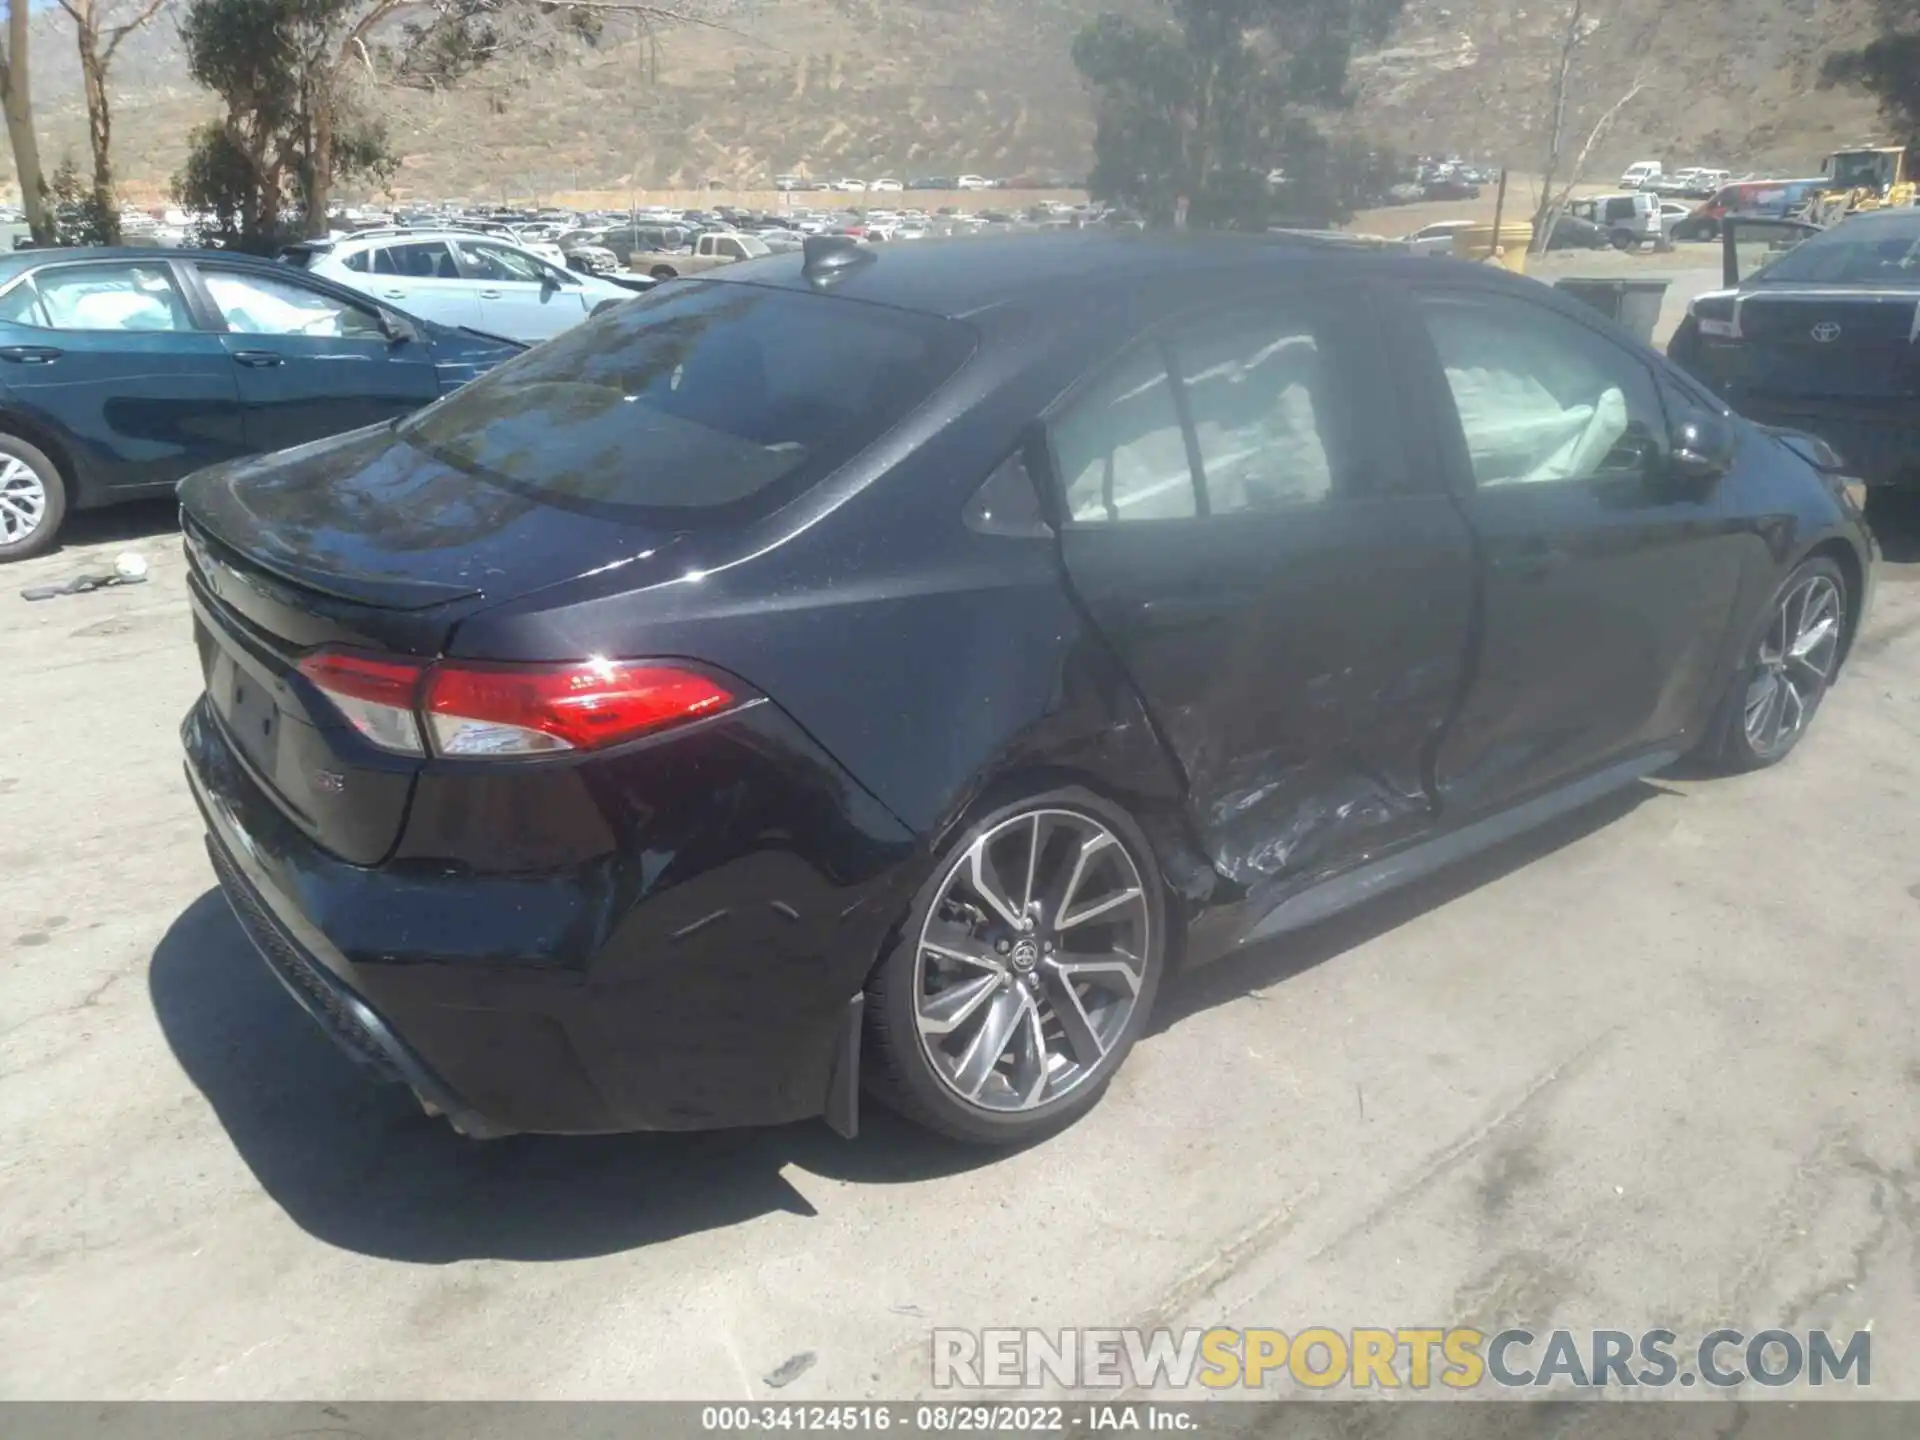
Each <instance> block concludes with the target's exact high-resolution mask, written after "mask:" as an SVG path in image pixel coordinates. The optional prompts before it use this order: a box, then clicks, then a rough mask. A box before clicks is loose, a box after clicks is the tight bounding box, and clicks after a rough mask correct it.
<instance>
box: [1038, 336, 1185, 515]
mask: <svg viewBox="0 0 1920 1440" xmlns="http://www.w3.org/2000/svg"><path fill="white" fill-rule="evenodd" d="M1053 453H1054V463H1055V465H1056V466H1057V467H1058V470H1059V474H1060V483H1061V485H1062V486H1063V487H1064V489H1065V494H1066V513H1067V515H1068V517H1069V518H1071V519H1073V520H1077V521H1081V522H1083V523H1095V524H1097V523H1100V522H1102V521H1117V520H1171V519H1178V518H1180V517H1182V516H1187V515H1192V514H1193V513H1194V512H1195V505H1194V490H1193V468H1192V466H1191V465H1190V464H1189V463H1188V460H1187V442H1186V436H1185V434H1184V433H1183V432H1182V430H1181V427H1180V411H1179V407H1178V406H1177V405H1176V404H1175V403H1174V398H1173V380H1172V377H1171V376H1169V375H1168V374H1167V367H1166V364H1165V362H1164V361H1163V360H1162V358H1161V351H1160V349H1159V347H1158V346H1154V345H1143V346H1140V347H1138V348H1136V349H1135V350H1134V351H1133V352H1132V353H1131V354H1129V355H1128V356H1127V357H1126V358H1125V359H1123V360H1122V361H1121V362H1120V363H1119V364H1118V365H1116V366H1114V367H1113V368H1112V369H1111V370H1109V371H1108V372H1107V373H1106V374H1105V375H1103V376H1101V377H1100V378H1099V379H1098V380H1096V381H1095V382H1094V384H1093V385H1092V387H1091V388H1090V389H1088V390H1087V391H1086V392H1085V393H1084V394H1082V395H1080V396H1079V397H1077V398H1076V399H1075V400H1074V402H1073V404H1072V406H1071V407H1070V408H1069V409H1068V410H1067V413H1066V414H1065V415H1064V416H1062V417H1061V418H1060V420H1058V421H1057V422H1056V423H1055V424H1054V427H1053Z"/></svg>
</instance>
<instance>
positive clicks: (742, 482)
mask: <svg viewBox="0 0 1920 1440" xmlns="http://www.w3.org/2000/svg"><path fill="white" fill-rule="evenodd" d="M970 337H971V332H970V331H968V330H967V329H966V327H964V326H962V325H959V324H956V323H954V322H952V321H946V320H937V319H934V318H932V317H929V316H921V315H909V314H906V313H904V312H900V311H892V310H884V309H881V308H880V307H878V306H871V305H861V304H857V303H854V302H851V301H845V300H836V299H833V298H832V297H830V296H822V295H809V294H795V293H791V292H787V291H780V290H761V289H755V288H749V287H747V286H744V285H725V284H713V283H695V284H686V285H676V286H674V287H673V288H672V289H671V290H670V291H666V292H663V293H660V294H656V295H648V296H643V297H640V298H638V299H635V300H633V301H630V302H628V303H627V304H624V305H621V306H619V307H618V308H617V309H614V310H610V311H608V312H607V313H605V314H604V315H602V316H600V317H599V318H598V319H595V320H590V321H588V322H587V323H586V324H585V325H582V326H579V327H578V328H576V329H573V330H570V331H568V332H566V333H565V334H564V335H562V336H560V337H559V338H558V339H556V340H552V341H549V342H548V343H546V344H544V345H541V346H539V347H537V348H536V349H533V350H531V351H529V352H528V353H527V354H525V355H523V356H521V357H519V358H518V359H515V360H513V361H511V362H509V363H508V364H506V365H503V366H501V367H500V368H499V369H497V370H494V371H493V372H492V373H490V374H489V375H487V376H485V377H484V378H482V379H480V380H476V381H474V382H473V383H472V384H470V385H468V386H467V387H466V388H464V389H462V390H460V391H459V392H458V393H456V394H455V395H453V396H451V397H449V398H448V399H446V400H444V401H442V402H440V403H439V404H438V405H434V406H432V407H430V408H429V409H427V410H424V411H422V412H421V413H420V414H419V415H418V416H416V417H415V418H414V419H412V420H410V421H408V422H406V423H405V424H404V425H403V426H402V428H401V433H402V434H403V435H405V436H406V437H407V438H408V439H410V440H412V441H413V442H414V443H416V444H419V445H422V446H424V447H425V448H427V449H429V450H431V451H432V452H433V453H434V454H435V455H438V456H439V457H441V458H442V459H444V460H446V461H447V462H448V463H450V464H453V465H458V466H460V467H462V468H465V469H468V470H471V471H474V472H477V473H480V474H482V475H486V476H489V477H492V478H494V479H497V480H499V481H502V482H503V483H505V484H507V485H509V486H512V487H514V488H518V489H522V490H526V491H531V492H534V493H537V494H540V495H542V496H551V497H554V498H556V499H563V500H564V499H568V498H571V499H575V500H582V501H592V502H602V503H606V504H610V505H615V506H620V507H639V508H658V509H669V510H672V511H674V512H676V518H677V519H681V518H684V519H692V518H695V517H696V516H697V515H698V514H699V512H714V513H712V514H711V515H708V516H705V517H702V518H715V519H717V518H723V517H722V515H721V513H720V512H726V513H728V514H732V513H739V512H740V510H741V508H742V507H746V506H747V504H748V502H751V508H753V509H760V508H763V507H766V506H771V505H773V504H776V503H779V502H781V501H782V500H784V499H785V498H787V497H790V496H791V495H794V494H797V493H798V492H799V491H800V490H801V489H802V488H804V487H805V486H807V485H809V484H811V483H813V482H814V481H816V480H818V479H820V478H822V477H824V476H825V475H827V474H828V473H830V472H831V471H832V470H833V469H835V468H836V467H838V466H839V465H841V464H843V463H844V462H845V461H847V460H849V459H851V458H852V457H853V456H854V455H856V454H857V453H859V451H860V450H862V449H863V448H865V447H866V446H867V445H868V444H870V443H871V442H872V441H874V440H875V439H877V438H879V436H880V435H882V434H884V433H885V432H886V431H887V430H888V429H890V428H891V427H892V426H893V425H894V424H895V423H896V422H897V421H899V420H900V419H901V418H902V417H904V416H905V415H906V414H907V412H908V411H909V410H911V409H912V408H913V407H914V406H916V405H917V404H919V403H920V402H921V401H922V400H924V399H926V398H927V397H928V396H929V395H931V394H932V393H933V391H934V390H935V389H936V388H938V387H939V386H940V385H941V384H942V383H943V382H945V381H946V380H947V379H948V378H949V377H950V376H951V375H952V374H953V372H954V371H955V370H956V369H957V368H958V367H959V365H960V364H961V362H962V361H963V360H965V358H966V356H967V354H968V353H969V351H970V348H971V338H970Z"/></svg>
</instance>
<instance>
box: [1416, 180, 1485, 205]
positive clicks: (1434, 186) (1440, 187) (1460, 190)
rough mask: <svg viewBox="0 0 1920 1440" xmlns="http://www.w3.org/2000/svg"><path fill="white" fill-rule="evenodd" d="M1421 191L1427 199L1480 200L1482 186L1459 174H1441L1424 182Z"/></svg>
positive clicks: (1422, 195)
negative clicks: (1462, 177) (1464, 178)
mask: <svg viewBox="0 0 1920 1440" xmlns="http://www.w3.org/2000/svg"><path fill="white" fill-rule="evenodd" d="M1420 193H1421V197H1422V198H1423V199H1427V200H1478V199H1479V198H1480V187H1479V186H1478V185H1475V184H1473V183H1472V182H1471V181H1468V180H1463V179H1461V178H1460V177H1459V176H1457V175H1439V176H1435V177H1434V178H1433V179H1431V180H1428V181H1427V182H1426V183H1425V184H1423V185H1422V186H1421V187H1420Z"/></svg>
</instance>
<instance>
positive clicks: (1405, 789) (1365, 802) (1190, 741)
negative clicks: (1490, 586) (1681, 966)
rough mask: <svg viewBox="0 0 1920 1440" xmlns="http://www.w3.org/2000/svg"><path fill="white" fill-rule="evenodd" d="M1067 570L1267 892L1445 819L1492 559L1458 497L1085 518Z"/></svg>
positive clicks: (1207, 823)
mask: <svg viewBox="0 0 1920 1440" xmlns="http://www.w3.org/2000/svg"><path fill="white" fill-rule="evenodd" d="M1063 546H1064V549H1065V553H1066V558H1067V567H1068V571H1069V573H1070V575H1071V576H1072V579H1073V583H1074V586H1075V588H1076V591H1077V593H1078V594H1079V596H1080V598H1081V600H1082V602H1083V603H1084V604H1085V605H1086V607H1087V609H1088V611H1089V613H1090V614H1091V615H1092V616H1093V619H1094V622H1095V624H1096V625H1097V626H1098V627H1099V629H1100V631H1101V633H1102V634H1103V635H1104V636H1105V637H1106V639H1107V640H1108V642H1109V643H1110V644H1111V645H1112V646H1113V647H1114V649H1115V650H1116V651H1117V653H1118V654H1119V656H1120V659H1121V662H1122V663H1123V664H1124V665H1125V666H1126V668H1127V671H1128V673H1129V674H1130V675H1131V676H1132V678H1133V680H1134V683H1135V684H1136V685H1137V686H1138V687H1139V689H1140V692H1141V694H1142V696H1143V697H1144V699H1145V703H1146V706H1147V710H1148V713H1149V715H1150V716H1151V717H1152V719H1153V721H1154V723H1155V724H1156V726H1157V727H1158V728H1159V730H1160V732H1161V734H1162V736H1163V737H1164V738H1165V741H1166V743H1167V745H1168V748H1169V749H1170V750H1171V751H1172V752H1173V754H1174V756H1175V758H1176V760H1177V761H1178V763H1179V764H1180V766H1181V767H1182V768H1183V770H1184V771H1185V775H1186V779H1187V783H1188V797H1189V798H1188V806H1189V813H1190V816H1191V821H1192V825H1193V828H1194V831H1195V832H1196V834H1197V836H1198V838H1199V839H1200V842H1201V844H1202V846H1203V847H1204V848H1205V850H1206V852H1207V854H1208V856H1209V858H1210V859H1211V860H1212V861H1213V863H1214V865H1215V866H1216V868H1217V869H1218V870H1219V871H1220V873H1221V874H1222V875H1223V876H1224V877H1226V878H1227V879H1228V880H1230V881H1232V882H1234V883H1235V884H1236V885H1237V886H1238V887H1240V888H1241V889H1242V890H1244V891H1246V892H1248V893H1250V894H1253V893H1259V892H1261V891H1264V890H1266V889H1268V888H1269V887H1271V886H1274V885H1277V884H1279V883H1281V882H1283V881H1286V880H1289V879H1293V878H1296V877H1300V876H1305V875H1312V874H1315V873H1319V872H1323V871H1327V870H1332V869H1337V868H1339V867H1340V866H1342V865H1343V864H1346V863H1350V862H1351V861H1352V860H1354V859H1356V858H1359V857H1363V856H1365V855H1368V854H1371V853H1373V852H1375V851H1377V850H1378V849H1380V848H1382V847H1384V846H1387V845H1391V844H1395V843H1398V842H1400V841H1404V840H1407V839H1409V838H1412V837H1414V836H1417V835H1419V834H1421V833H1423V832H1424V831H1426V830H1427V829H1429V828H1430V827H1431V824H1432V821H1433V816H1434V811H1433V806H1432V801H1431V795H1430V791H1429V778H1430V777H1429V773H1428V770H1429V762H1430V759H1431V756H1432V752H1433V749H1434V747H1435V745H1436V743H1437V741H1438V738H1439V736H1440V734H1441V732H1442V731H1443V729H1444V728H1445V726H1446V723H1447V719H1448V716H1449V715H1450V714H1451V713H1452V710H1453V708H1454V706H1455V703H1456V701H1457V699H1458V697H1459V695H1460V693H1461V691H1462V687H1463V685H1464V683H1465V679H1466V666H1467V657H1468V655H1469V653H1470V644H1471V638H1472V629H1473V624H1474V603H1475V602H1474V586H1475V572H1474V559H1473V550H1472V545H1471V542H1470V537H1469V535H1468V532H1467V529H1466V526H1465V524H1464V522H1463V521H1462V520H1461V518H1460V516H1459V513H1458V512H1457V510H1456V509H1455V507H1454V505H1453V503H1452V502H1451V501H1450V500H1449V499H1448V498H1447V497H1445V496H1443V495H1423V494H1395V495H1387V496H1381V497H1378V498H1376V499H1371V500H1349V501H1340V502H1328V503H1325V504H1321V505H1316V506H1302V507H1298V508H1295V509H1292V510H1285V511H1275V512H1271V513H1265V514H1259V515H1251V514H1238V515H1233V516H1226V517H1214V518H1206V517H1202V518H1199V519H1195V520H1192V521H1186V522H1182V523H1179V524H1158V525H1116V526H1110V527H1104V528H1094V527H1089V528H1086V529H1071V530H1069V531H1068V532H1067V534H1066V535H1065V536H1064V537H1063Z"/></svg>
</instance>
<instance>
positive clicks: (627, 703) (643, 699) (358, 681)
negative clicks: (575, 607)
mask: <svg viewBox="0 0 1920 1440" xmlns="http://www.w3.org/2000/svg"><path fill="white" fill-rule="evenodd" d="M300 673H301V674H303V675H305V676H306V677H307V679H309V680H311V681H312V682H313V683H314V684H315V685H316V686H318V687H319V689H320V690H321V691H322V692H324V693H325V694H326V696H327V698H328V699H329V700H330V701H331V702H332V703H333V705H334V707H335V708H336V709H338V710H339V711H340V713H341V714H342V715H343V716H345V717H346V719H347V720H348V722H349V723H350V724H352V726H353V728H354V729H356V730H358V731H359V732H360V733H361V734H362V735H364V736H366V737H367V739H369V740H370V741H372V742H373V743H374V744H375V745H378V746H379V747H380V748H381V749H383V750H391V751H394V752H396V753H399V754H409V755H423V754H425V753H427V743H426V742H428V741H430V742H431V746H432V750H433V753H434V754H436V755H447V756H454V757H484V756H489V755H501V756H512V755H542V754H549V753H552V752H554V751H561V750H597V749H600V748H601V747H603V746H607V745H617V744H619V743H620V742H622V741H624V740H631V739H633V738H635V737H636V736H639V735H644V734H647V733H648V732H649V731H653V730H658V729H661V728H663V727H665V726H668V725H675V724H679V723H680V722H682V721H686V720H694V719H698V718H699V717H700V716H702V715H711V714H714V713H715V712H717V711H720V710H725V709H727V708H728V707H729V706H731V705H732V704H733V703H734V701H735V698H736V697H735V696H734V694H733V692H732V691H731V690H729V689H727V688H726V687H725V686H724V685H721V684H719V683H717V682H716V681H714V680H712V679H710V678H709V677H707V676H705V675H701V674H698V673H696V672H694V671H692V670H683V669H680V668H679V667H677V666H673V665H663V664H660V663H659V662H657V661H655V662H646V661H612V660H589V661H584V662H581V663H579V664H574V665H483V664H469V663H462V662H460V661H447V662H442V663H441V664H437V665H424V664H419V663H415V662H413V661H408V660H396V659H392V658H389V657H386V656H378V657H376V656H371V655H360V654H356V653H354V652H352V651H342V650H327V651H319V652H317V653H315V654H313V655H309V656H307V657H306V659H304V660H302V661H301V662H300ZM416 717H418V718H416ZM421 719H424V720H425V722H426V730H425V733H424V735H423V733H422V730H421V727H420V723H419V722H420V720H421Z"/></svg>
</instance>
